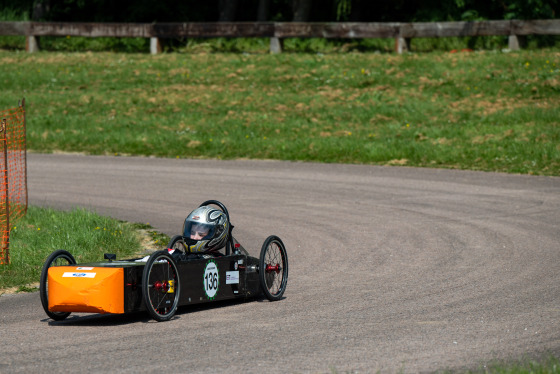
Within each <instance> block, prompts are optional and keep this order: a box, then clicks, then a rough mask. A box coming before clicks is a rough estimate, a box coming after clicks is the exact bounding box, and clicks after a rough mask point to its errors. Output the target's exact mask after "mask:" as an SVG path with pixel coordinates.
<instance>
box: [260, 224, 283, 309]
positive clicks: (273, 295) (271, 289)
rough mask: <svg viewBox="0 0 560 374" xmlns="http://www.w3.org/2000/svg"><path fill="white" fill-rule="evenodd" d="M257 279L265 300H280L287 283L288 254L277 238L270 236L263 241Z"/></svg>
mask: <svg viewBox="0 0 560 374" xmlns="http://www.w3.org/2000/svg"><path fill="white" fill-rule="evenodd" d="M259 279H260V281H261V288H262V290H263V292H264V295H265V296H266V298H267V299H268V300H270V301H276V300H280V299H281V298H282V295H283V294H284V291H285V290H286V284H287V283H288V254H287V253H286V247H284V243H282V240H280V238H279V237H277V236H275V235H271V236H269V237H268V238H266V240H265V241H264V244H263V246H262V249H261V256H260V259H259Z"/></svg>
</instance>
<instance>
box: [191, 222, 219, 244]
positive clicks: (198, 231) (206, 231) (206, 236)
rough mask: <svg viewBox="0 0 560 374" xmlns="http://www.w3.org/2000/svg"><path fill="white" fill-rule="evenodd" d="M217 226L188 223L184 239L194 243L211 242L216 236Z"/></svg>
mask: <svg viewBox="0 0 560 374" xmlns="http://www.w3.org/2000/svg"><path fill="white" fill-rule="evenodd" d="M215 230H216V226H215V225H209V224H205V223H200V222H193V221H186V222H185V229H184V230H183V237H184V238H185V239H191V240H194V241H199V240H210V239H212V237H213V236H214V231H215Z"/></svg>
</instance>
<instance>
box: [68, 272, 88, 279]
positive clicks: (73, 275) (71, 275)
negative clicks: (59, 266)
mask: <svg viewBox="0 0 560 374" xmlns="http://www.w3.org/2000/svg"><path fill="white" fill-rule="evenodd" d="M95 274H97V273H81V272H67V273H64V274H62V278H95Z"/></svg>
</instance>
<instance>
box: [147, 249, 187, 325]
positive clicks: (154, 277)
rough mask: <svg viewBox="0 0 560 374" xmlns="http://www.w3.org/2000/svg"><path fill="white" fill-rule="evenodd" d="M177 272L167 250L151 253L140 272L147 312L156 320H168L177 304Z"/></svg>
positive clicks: (178, 290)
mask: <svg viewBox="0 0 560 374" xmlns="http://www.w3.org/2000/svg"><path fill="white" fill-rule="evenodd" d="M180 285H181V284H180V282H179V272H178V271H177V265H176V264H175V261H173V259H172V258H171V256H170V255H169V253H168V252H167V251H158V252H154V253H152V255H151V256H150V257H149V258H148V262H146V266H145V267H144V272H143V273H142V297H143V298H144V304H145V305H146V309H148V313H150V315H151V316H152V318H153V319H155V320H156V321H158V322H161V321H168V320H170V319H171V318H173V316H174V315H175V312H176V311H177V306H178V305H179V294H180Z"/></svg>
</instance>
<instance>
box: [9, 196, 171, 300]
mask: <svg viewBox="0 0 560 374" xmlns="http://www.w3.org/2000/svg"><path fill="white" fill-rule="evenodd" d="M139 230H143V232H145V235H144V236H147V239H148V240H149V241H150V242H152V245H155V246H156V247H158V246H159V245H161V248H164V247H165V245H166V244H167V240H166V239H168V238H167V237H166V236H165V235H162V234H157V233H155V232H154V231H153V230H151V229H150V226H149V225H147V224H131V223H127V222H122V221H118V220H115V219H112V218H110V217H104V216H99V215H97V214H95V213H93V212H90V211H87V210H83V209H76V210H74V211H71V212H60V211H56V210H53V209H46V208H38V207H29V209H28V212H27V215H26V216H25V217H23V218H22V219H20V220H18V221H17V222H16V223H15V224H14V226H13V227H12V230H11V232H10V248H9V253H10V260H11V261H10V264H9V265H0V295H1V294H2V293H3V290H4V291H5V289H7V288H11V287H16V288H19V289H20V290H22V291H26V290H35V288H34V287H30V285H32V284H34V283H37V282H39V276H40V274H41V269H42V267H43V263H44V261H45V259H46V258H47V256H48V255H49V254H51V253H52V252H54V251H55V250H57V249H66V250H67V251H69V252H70V253H72V255H73V256H74V258H75V259H76V262H78V263H83V262H88V261H101V260H103V254H104V253H115V254H116V255H117V258H120V259H122V258H130V257H133V256H134V255H135V254H139V253H142V252H143V251H145V249H144V247H143V246H142V244H143V240H142V239H143V238H142V237H141V236H140V235H139ZM161 248H159V249H161Z"/></svg>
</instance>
